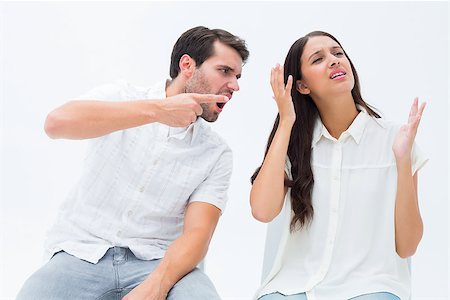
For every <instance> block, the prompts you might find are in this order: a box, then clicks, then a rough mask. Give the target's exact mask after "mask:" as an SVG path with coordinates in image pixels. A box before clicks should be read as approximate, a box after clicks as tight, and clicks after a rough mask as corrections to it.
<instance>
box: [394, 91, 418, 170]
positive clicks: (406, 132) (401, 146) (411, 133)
mask: <svg viewBox="0 0 450 300" xmlns="http://www.w3.org/2000/svg"><path fill="white" fill-rule="evenodd" d="M418 102H419V100H418V98H417V97H416V98H415V99H414V102H413V104H412V106H411V111H410V112H409V118H408V123H407V124H405V125H403V126H402V127H400V130H399V131H398V133H397V136H396V137H395V140H394V144H393V146H392V150H393V151H394V155H395V159H396V160H397V161H404V160H409V159H411V150H412V146H413V143H414V139H415V138H416V133H417V128H418V127H419V123H420V119H421V117H422V113H423V110H424V109H425V104H426V103H425V102H423V103H422V104H421V105H420V108H419V107H418V106H419V103H418Z"/></svg>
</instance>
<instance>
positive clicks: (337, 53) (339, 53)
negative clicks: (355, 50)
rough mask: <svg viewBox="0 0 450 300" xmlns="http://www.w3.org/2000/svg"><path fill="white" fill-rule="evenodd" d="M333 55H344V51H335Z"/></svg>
mask: <svg viewBox="0 0 450 300" xmlns="http://www.w3.org/2000/svg"><path fill="white" fill-rule="evenodd" d="M335 55H336V56H343V55H344V52H336V54H335Z"/></svg>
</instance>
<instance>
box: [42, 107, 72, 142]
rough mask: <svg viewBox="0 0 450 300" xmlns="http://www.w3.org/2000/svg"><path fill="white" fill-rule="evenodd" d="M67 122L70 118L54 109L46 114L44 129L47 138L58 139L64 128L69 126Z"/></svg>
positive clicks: (61, 135)
mask: <svg viewBox="0 0 450 300" xmlns="http://www.w3.org/2000/svg"><path fill="white" fill-rule="evenodd" d="M69 123H70V120H69V119H68V118H67V117H64V115H63V113H62V112H60V111H58V110H57V109H56V110H54V111H52V112H50V113H49V114H48V115H47V118H46V119H45V123H44V131H45V133H46V134H47V136H48V137H49V138H51V139H59V138H62V137H63V132H64V128H68V127H70V124H69Z"/></svg>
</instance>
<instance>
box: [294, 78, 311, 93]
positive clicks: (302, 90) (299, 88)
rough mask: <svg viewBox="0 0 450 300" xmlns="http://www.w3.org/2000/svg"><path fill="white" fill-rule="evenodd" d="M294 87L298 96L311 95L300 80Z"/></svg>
mask: <svg viewBox="0 0 450 300" xmlns="http://www.w3.org/2000/svg"><path fill="white" fill-rule="evenodd" d="M296 87H297V91H298V92H299V93H300V94H303V95H309V93H311V91H310V90H309V88H308V86H306V84H305V83H303V82H302V81H301V80H297V82H296Z"/></svg>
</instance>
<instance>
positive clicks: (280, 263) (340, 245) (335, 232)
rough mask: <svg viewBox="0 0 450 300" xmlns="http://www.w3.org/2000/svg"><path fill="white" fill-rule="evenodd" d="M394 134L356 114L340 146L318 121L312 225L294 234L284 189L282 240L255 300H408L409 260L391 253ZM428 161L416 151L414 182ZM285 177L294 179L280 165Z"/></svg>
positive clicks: (380, 122)
mask: <svg viewBox="0 0 450 300" xmlns="http://www.w3.org/2000/svg"><path fill="white" fill-rule="evenodd" d="M399 127H400V126H398V125H395V124H392V123H390V122H387V121H385V120H383V119H376V118H373V117H371V116H369V115H368V114H367V113H366V112H365V111H361V112H360V113H359V114H358V116H357V117H356V118H355V120H354V121H353V123H352V124H351V126H350V127H349V128H348V129H347V130H346V131H345V132H343V133H342V135H341V136H340V137H339V139H338V140H336V139H335V138H333V137H332V136H331V135H330V134H329V132H328V131H327V129H326V128H325V126H323V124H322V122H321V121H320V119H319V120H318V121H317V124H316V126H315V130H314V135H313V140H312V163H311V166H312V170H313V174H314V187H313V191H312V202H313V207H314V217H313V221H312V223H311V224H310V225H309V226H308V227H306V228H304V229H302V230H300V231H296V232H294V233H293V234H291V233H290V232H289V225H290V221H291V218H292V211H291V205H290V202H291V197H290V189H289V190H288V192H287V194H286V198H285V205H284V209H283V211H282V213H284V214H285V215H284V219H283V233H282V237H281V242H280V244H279V246H278V251H277V255H276V258H275V261H274V264H273V266H272V268H271V271H270V272H269V275H268V276H267V278H266V279H265V280H263V284H262V286H261V287H260V289H259V290H258V292H257V296H258V297H260V296H262V295H266V294H269V293H273V292H280V293H282V294H285V295H291V294H296V293H303V292H306V294H307V297H308V300H315V299H318V300H328V299H329V300H340V299H349V298H352V297H355V296H358V295H362V294H366V293H373V292H382V291H385V292H390V293H393V294H395V295H397V296H398V297H400V298H401V299H409V296H410V272H409V267H408V262H407V259H402V258H401V257H399V256H398V254H397V253H396V250H395V227H394V207H395V199H396V190H397V169H396V162H395V157H394V153H393V151H392V145H393V142H394V138H395V136H396V134H397V132H398V129H399ZM426 161H427V159H426V158H425V157H424V155H423V154H422V152H421V151H420V150H419V148H418V147H417V146H416V145H414V146H413V151H412V171H413V174H414V173H415V172H416V171H417V170H419V169H420V168H421V167H422V166H423V165H424V164H425V163H426ZM286 173H287V175H288V176H289V178H291V179H292V174H291V165H290V162H289V159H286Z"/></svg>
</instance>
